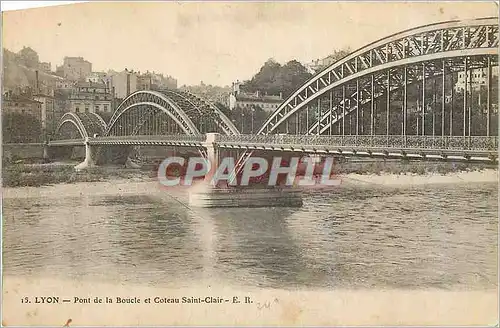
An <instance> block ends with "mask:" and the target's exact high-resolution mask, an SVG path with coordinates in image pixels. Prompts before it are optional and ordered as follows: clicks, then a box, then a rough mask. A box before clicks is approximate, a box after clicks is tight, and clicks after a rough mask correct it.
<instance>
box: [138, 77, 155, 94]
mask: <svg viewBox="0 0 500 328" xmlns="http://www.w3.org/2000/svg"><path fill="white" fill-rule="evenodd" d="M152 82H153V79H152V77H151V75H148V74H143V75H139V76H137V90H153V88H152V87H153V83H152Z"/></svg>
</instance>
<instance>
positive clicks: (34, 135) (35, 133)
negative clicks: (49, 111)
mask: <svg viewBox="0 0 500 328" xmlns="http://www.w3.org/2000/svg"><path fill="white" fill-rule="evenodd" d="M2 130H3V131H2V132H3V133H2V134H3V136H2V137H3V142H4V143H24V142H40V141H42V124H41V122H40V120H38V119H37V118H36V117H35V116H33V115H29V114H20V113H4V114H2Z"/></svg>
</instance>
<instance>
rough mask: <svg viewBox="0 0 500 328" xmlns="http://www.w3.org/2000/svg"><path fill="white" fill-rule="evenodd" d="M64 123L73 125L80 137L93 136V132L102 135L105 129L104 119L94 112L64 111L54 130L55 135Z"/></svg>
mask: <svg viewBox="0 0 500 328" xmlns="http://www.w3.org/2000/svg"><path fill="white" fill-rule="evenodd" d="M66 123H69V124H72V125H73V126H75V127H76V128H77V130H78V132H79V133H80V135H81V137H82V138H87V137H90V136H94V134H99V135H102V133H103V132H104V131H105V128H106V123H105V122H104V120H103V119H102V118H101V117H100V116H99V115H98V114H96V113H71V112H69V113H65V114H64V115H63V116H62V117H61V119H60V122H59V124H58V126H57V128H56V129H55V131H54V135H55V136H57V135H58V134H59V132H60V130H61V128H62V126H63V125H64V124H66Z"/></svg>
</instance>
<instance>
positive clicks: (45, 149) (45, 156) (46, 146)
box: [42, 142, 50, 162]
mask: <svg viewBox="0 0 500 328" xmlns="http://www.w3.org/2000/svg"><path fill="white" fill-rule="evenodd" d="M42 157H43V160H44V161H45V162H48V161H50V152H49V144H48V143H47V142H45V143H44V144H43V154H42Z"/></svg>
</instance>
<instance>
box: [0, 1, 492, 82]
mask: <svg viewBox="0 0 500 328" xmlns="http://www.w3.org/2000/svg"><path fill="white" fill-rule="evenodd" d="M497 15H498V7H497V5H496V4H495V3H494V2H492V1H485V2H477V1H474V2H472V1H470V2H457V1H453V2H438V1H429V2H387V1H384V2H382V1H380V2H354V1H353V2H333V1H331V2H285V1H282V2H277V1H276V2H234V1H233V2H215V1H211V2H201V1H200V2H194V1H191V2H173V1H172V2H149V3H140V2H92V3H77V4H71V5H61V6H55V7H46V8H36V9H24V10H15V11H8V12H3V13H2V16H3V17H2V25H3V28H2V33H3V38H2V40H3V47H4V48H7V49H9V50H11V51H15V52H17V51H19V50H20V49H21V48H22V47H23V46H29V47H31V48H33V49H34V50H36V51H37V52H38V55H39V57H40V60H41V61H47V62H51V63H52V69H53V70H55V66H56V65H61V64H62V61H63V58H64V56H81V57H84V58H85V59H86V60H88V61H90V62H91V63H92V64H93V70H94V71H107V70H108V69H113V70H117V71H121V70H123V69H125V68H128V69H134V70H136V71H141V72H143V71H146V70H149V71H155V72H158V73H163V74H166V75H171V76H173V77H175V78H177V80H178V84H179V85H183V84H186V85H197V84H199V83H200V82H201V81H203V83H205V84H212V85H220V86H224V85H230V84H231V83H232V82H234V81H236V80H246V79H249V78H251V77H252V76H253V75H254V74H256V73H257V72H258V71H259V69H260V67H261V66H262V65H263V64H264V62H265V61H266V60H268V59H269V58H274V59H275V60H276V61H278V62H280V63H282V64H284V63H286V62H287V61H290V60H292V59H296V60H298V61H300V62H302V63H307V62H310V61H312V60H315V59H318V58H324V57H326V56H328V55H329V54H330V53H332V52H333V51H334V50H339V49H343V48H346V47H350V48H351V49H353V50H355V49H358V48H360V47H362V46H364V45H366V44H368V43H371V42H373V41H375V40H378V39H380V38H383V37H386V36H389V35H391V34H393V33H397V32H400V31H403V30H406V29H409V28H413V27H418V26H421V25H425V24H431V23H436V22H441V21H448V20H454V19H470V18H479V17H491V16H497Z"/></svg>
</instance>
